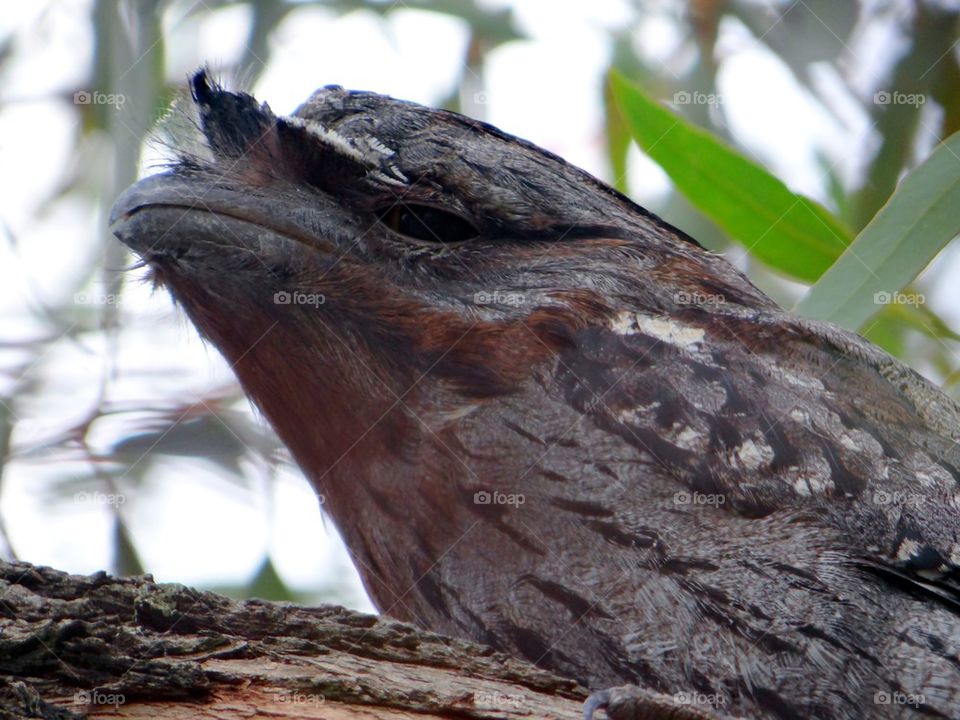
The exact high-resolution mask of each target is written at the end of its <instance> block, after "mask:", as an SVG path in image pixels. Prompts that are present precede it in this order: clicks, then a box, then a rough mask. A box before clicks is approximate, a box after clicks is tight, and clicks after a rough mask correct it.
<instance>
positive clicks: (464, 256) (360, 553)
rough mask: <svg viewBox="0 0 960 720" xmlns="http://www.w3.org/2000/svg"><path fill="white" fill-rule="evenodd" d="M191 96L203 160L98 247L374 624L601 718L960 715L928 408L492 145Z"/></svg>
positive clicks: (945, 501) (196, 151)
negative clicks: (330, 526) (157, 315)
mask: <svg viewBox="0 0 960 720" xmlns="http://www.w3.org/2000/svg"><path fill="white" fill-rule="evenodd" d="M190 89H191V96H192V110H191V112H194V113H195V114H196V116H195V122H194V125H195V128H194V132H195V137H193V138H186V137H183V138H179V139H178V140H176V142H175V146H176V147H177V148H178V154H177V157H176V160H175V162H173V163H172V164H171V165H170V167H168V168H166V169H165V170H164V171H163V172H160V173H158V174H155V175H152V176H149V177H146V178H145V179H142V180H140V181H139V182H138V183H136V184H135V185H133V186H132V187H131V188H129V189H127V190H126V191H125V192H124V193H123V194H122V195H121V197H120V198H119V199H118V200H117V201H116V204H115V206H114V208H113V212H112V216H111V229H112V232H113V233H114V234H115V235H116V237H117V238H118V239H119V240H120V241H121V242H123V243H124V244H125V245H127V246H128V247H129V248H130V249H131V250H132V251H133V253H134V254H136V255H138V256H139V257H140V258H141V259H142V261H143V263H144V264H145V265H146V266H148V267H149V268H150V273H151V275H152V277H153V279H154V281H155V282H156V283H157V284H158V285H160V286H162V287H165V288H166V289H167V290H169V292H170V293H171V295H172V297H173V298H174V300H175V302H176V303H177V304H178V305H179V307H180V308H182V310H183V311H184V312H185V313H186V315H187V316H188V317H189V318H190V320H191V321H192V322H193V324H194V325H195V326H196V328H197V330H198V331H199V333H200V334H201V335H202V336H203V337H204V338H206V340H207V341H209V342H210V343H212V344H213V345H214V346H216V348H218V349H219V351H220V352H221V353H222V354H223V356H224V357H225V358H226V360H227V362H228V363H229V364H230V366H231V367H232V369H233V371H234V372H235V374H236V376H237V378H238V380H239V382H240V383H241V385H242V387H243V388H244V390H245V392H246V393H247V395H248V396H249V398H250V399H251V400H252V401H253V403H254V404H255V405H256V406H257V407H258V408H259V410H260V412H262V414H263V415H264V416H265V418H266V419H267V420H268V421H269V423H270V424H271V425H272V426H273V428H274V429H275V430H276V432H277V434H278V435H279V437H280V438H281V439H282V440H283V441H284V443H285V444H286V446H287V447H288V448H289V450H290V452H291V455H292V457H293V458H294V460H295V461H296V462H297V464H298V465H299V466H300V468H301V469H302V470H303V472H304V474H305V476H306V477H307V479H308V480H309V481H310V483H311V484H312V485H313V487H314V488H315V489H316V491H317V493H319V494H320V495H321V496H322V498H323V508H324V511H325V513H326V514H327V516H329V517H330V518H331V519H332V521H333V522H334V524H335V525H336V527H337V528H338V530H339V532H340V534H341V535H342V537H343V539H344V542H345V544H346V547H347V548H348V550H349V553H350V555H351V558H352V560H353V562H354V564H355V565H356V568H357V570H358V572H359V574H360V577H361V578H362V580H363V583H364V586H365V588H366V590H367V592H368V593H369V595H370V598H371V599H372V601H373V603H374V605H375V606H376V607H377V609H378V611H380V612H381V613H384V614H386V615H388V616H391V617H394V618H397V619H399V620H403V621H409V622H412V623H415V624H416V625H418V626H420V627H422V628H425V629H427V630H430V631H433V632H436V633H441V634H445V635H448V636H453V637H459V638H466V639H469V640H473V641H476V642H479V643H482V644H484V645H486V646H489V647H491V648H494V649H496V650H499V651H502V652H505V653H508V654H510V655H513V656H516V657H518V658H522V659H526V660H529V661H530V662H532V663H536V664H537V665H539V666H541V667H544V668H548V669H550V670H553V671H554V672H556V673H558V674H560V675H563V676H565V677H569V678H572V679H575V680H577V681H578V682H579V683H581V684H582V685H583V686H584V687H586V688H588V689H589V690H590V691H593V692H594V693H595V695H594V696H593V698H592V699H591V705H592V707H590V708H588V710H587V714H588V715H591V714H592V713H593V712H595V711H596V709H597V708H598V707H600V706H602V705H607V706H608V712H610V713H612V714H614V716H615V717H616V716H618V715H616V714H615V708H612V707H610V698H611V694H610V692H609V689H611V688H619V689H623V688H626V689H625V690H623V692H626V693H630V694H631V695H630V696H631V697H632V698H633V699H634V701H635V705H634V707H635V709H634V711H633V712H634V715H633V717H638V718H639V717H676V718H694V717H697V718H702V717H717V718H727V717H729V718H732V717H742V718H777V719H782V720H786V719H788V718H806V717H817V718H830V719H853V718H884V717H914V716H916V717H920V716H925V717H941V718H950V717H952V718H956V717H960V580H958V577H960V576H958V565H960V490H958V482H960V445H958V442H960V409H958V406H957V405H956V404H955V403H954V402H953V401H952V400H951V399H950V398H949V397H947V396H946V395H945V394H944V393H942V392H941V391H940V389H939V388H937V387H936V386H935V385H933V384H931V383H930V382H928V381H927V380H926V379H924V378H923V377H922V376H920V375H919V374H918V373H916V372H915V371H914V370H912V369H910V368H909V367H907V366H906V365H904V364H903V363H901V362H900V361H898V360H896V359H894V358H893V357H891V356H890V355H888V354H887V353H886V352H884V351H883V350H881V349H880V348H878V347H876V346H875V345H873V344H871V343H870V342H868V341H867V340H865V339H864V338H862V337H861V336H859V335H857V334H856V333H853V332H849V331H847V330H844V329H842V328H840V327H837V326H834V325H831V324H829V323H825V322H819V321H815V320H811V319H805V318H801V317H798V316H795V315H793V314H791V313H789V312H787V311H785V310H783V309H782V308H780V307H779V306H778V305H777V304H776V303H775V302H774V301H773V300H772V299H770V298H769V297H768V296H767V295H765V294H764V293H763V292H761V290H759V289H758V288H757V287H756V286H755V285H754V284H753V283H751V281H750V280H749V279H748V278H747V277H746V276H745V275H744V274H743V273H741V272H740V271H739V270H737V269H736V268H734V267H733V266H732V265H731V264H730V262H728V261H727V259H725V258H724V257H723V256H721V255H720V254H717V253H714V252H711V251H708V250H707V249H705V248H704V247H702V246H701V245H700V244H699V243H698V242H697V241H696V240H695V239H693V238H691V237H690V236H688V235H686V234H685V233H684V232H682V231H681V230H679V229H677V228H675V227H673V226H671V225H670V224H668V223H667V222H665V221H664V220H662V219H661V218H659V217H657V216H656V215H654V214H653V213H651V212H649V211H648V210H646V209H644V208H643V207H641V206H639V205H637V204H636V203H634V202H633V201H632V200H630V199H629V198H627V197H626V196H625V195H623V194H621V193H620V192H618V191H616V190H614V189H613V188H611V187H610V186H609V185H607V184H605V183H603V182H602V181H600V180H598V179H596V178H595V177H593V176H592V175H590V174H589V173H587V172H586V171H583V170H581V169H579V168H577V167H574V166H573V165H571V164H569V163H567V162H565V161H564V160H563V159H561V158H560V157H558V156H556V155H554V154H552V153H550V152H548V151H547V150H544V149H542V148H540V147H537V146H536V145H534V144H532V143H530V142H527V141H525V140H522V139H519V138H517V137H514V136H512V135H510V134H508V133H506V132H503V131H501V130H499V129H497V128H496V127H493V126H491V125H489V124H486V123H484V122H481V121H478V120H475V119H472V118H470V117H467V116H465V115H461V114H458V113H455V112H451V111H445V110H440V109H434V108H429V107H426V106H423V105H419V104H416V103H412V102H407V101H402V100H397V99H393V98H391V97H388V96H385V95H381V94H377V93H373V92H365V91H353V90H347V89H344V88H343V87H341V86H338V85H328V86H325V87H323V88H320V89H319V90H317V91H315V92H314V93H313V94H312V95H311V96H310V97H309V98H308V99H307V100H306V101H305V102H304V103H303V104H302V105H301V106H300V107H298V108H297V109H296V110H295V111H294V112H293V113H292V114H290V115H278V114H275V113H274V112H273V111H272V110H271V109H270V107H269V106H268V105H267V104H265V103H263V104H261V103H259V102H258V101H257V100H256V99H255V98H254V97H253V96H251V95H249V94H247V93H245V92H241V91H233V90H227V89H225V88H224V87H223V86H222V85H221V84H220V83H218V82H217V81H216V80H214V79H212V77H211V74H210V73H209V71H207V70H206V69H201V70H199V71H198V72H197V73H196V74H195V75H194V76H193V77H192V78H191V80H190ZM624 712H626V711H624ZM656 712H659V713H661V714H659V715H658V714H656ZM644 713H647V714H644ZM651 713H652V714H651ZM628 716H630V715H629V713H627V714H623V713H621V714H620V715H619V717H628Z"/></svg>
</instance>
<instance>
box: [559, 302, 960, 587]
mask: <svg viewBox="0 0 960 720" xmlns="http://www.w3.org/2000/svg"><path fill="white" fill-rule="evenodd" d="M560 368H561V369H560V371H559V376H558V377H559V380H560V382H561V384H563V385H564V387H565V392H566V395H567V401H568V402H570V403H571V404H573V405H574V406H576V407H578V408H579V409H580V410H581V412H583V413H586V414H589V415H590V416H591V417H593V419H594V420H595V422H598V423H600V424H601V425H603V426H604V427H605V429H607V430H608V431H609V432H613V433H616V434H618V435H620V436H621V437H622V438H623V439H624V440H626V441H627V442H628V443H630V444H632V445H634V446H635V447H636V448H637V449H638V450H639V451H640V452H641V453H642V454H643V455H644V456H648V457H649V459H650V460H651V461H652V462H654V463H656V464H658V465H659V466H661V467H662V468H663V469H664V470H665V471H666V473H668V474H669V475H670V476H672V477H673V478H674V479H675V480H676V483H677V488H678V490H681V491H683V492H685V493H687V501H688V502H694V503H696V502H705V503H710V504H714V505H717V506H718V507H719V508H722V510H721V511H726V512H734V513H738V514H741V515H745V516H754V517H763V516H765V515H767V514H770V513H772V512H775V511H779V510H783V509H788V508H809V509H812V510H814V511H816V512H819V513H822V514H823V515H825V516H827V517H828V518H829V519H830V522H832V523H835V524H836V525H838V526H840V528H841V529H843V530H845V531H846V532H847V534H848V536H849V538H850V540H851V543H853V545H852V547H851V550H852V551H856V552H857V553H858V554H859V559H860V560H861V561H862V562H863V563H865V564H867V565H871V566H874V567H876V568H877V569H878V570H879V571H888V572H889V573H890V577H891V578H894V577H895V578H899V579H901V580H902V579H909V580H910V581H911V582H914V583H918V584H923V585H924V586H925V587H931V588H933V587H934V586H936V592H937V593H938V594H940V595H944V594H947V595H952V596H953V597H954V599H955V600H960V582H958V569H960V494H958V482H960V470H958V468H960V445H958V442H960V410H958V408H957V406H956V405H955V404H954V403H953V402H952V401H951V400H950V399H949V398H947V397H946V396H945V395H943V394H942V393H941V392H940V390H939V389H937V388H936V387H934V386H933V385H931V384H930V383H928V382H927V381H926V380H924V379H923V378H922V377H920V376H919V375H918V374H917V373H915V372H914V371H912V370H910V369H909V368H907V367H906V366H904V365H903V364H901V363H900V362H898V361H897V360H895V359H893V358H892V357H890V356H889V355H887V354H886V353H884V352H883V351H882V350H880V349H879V348H876V347H875V346H873V345H871V344H870V343H868V342H867V341H865V340H864V339H863V338H861V337H860V336H858V335H855V334H853V333H849V332H846V331H844V330H841V329H839V328H836V327H834V326H831V325H827V324H824V323H817V322H813V321H807V320H802V319H798V318H796V317H793V316H791V315H788V314H786V313H783V312H779V311H770V310H761V311H757V310H747V309H745V308H739V307H737V308H735V307H731V308H726V309H725V310H724V311H722V312H721V311H717V310H716V309H715V308H714V309H712V311H706V310H704V309H702V308H691V309H689V310H686V311H682V312H677V313H671V314H670V315H669V316H667V315H663V316H655V315H650V314H645V313H643V312H635V311H623V312H620V313H619V314H617V315H616V316H615V317H614V319H613V320H612V322H610V323H609V325H608V327H602V328H601V327H592V328H588V329H585V330H583V331H582V333H581V338H580V342H579V343H578V348H577V351H576V352H574V353H569V354H568V355H566V356H564V357H563V358H562V361H561V363H560ZM681 500H683V496H681Z"/></svg>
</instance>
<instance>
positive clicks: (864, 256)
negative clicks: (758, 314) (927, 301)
mask: <svg viewBox="0 0 960 720" xmlns="http://www.w3.org/2000/svg"><path fill="white" fill-rule="evenodd" d="M958 208H960V133H955V134H953V135H951V136H950V137H949V138H948V139H947V140H946V141H944V142H943V143H941V144H940V145H939V146H938V147H937V148H936V149H935V150H934V151H933V152H932V153H931V154H930V156H929V157H928V158H927V159H926V160H924V162H923V163H921V164H920V165H919V166H918V167H916V168H915V169H914V170H913V171H912V172H911V173H910V174H909V175H907V176H906V177H905V178H904V179H903V181H902V182H901V183H900V186H899V187H898V188H897V190H896V191H895V192H894V193H893V195H892V196H890V199H889V200H888V201H887V203H886V204H885V205H884V206H883V207H882V208H880V212H878V213H877V214H876V216H874V218H873V220H871V221H870V222H869V224H868V225H867V226H866V227H865V228H864V229H863V232H861V233H860V234H859V235H858V236H857V239H856V240H854V242H853V244H852V245H850V247H849V248H847V251H846V252H844V254H843V255H842V256H841V257H840V259H839V260H837V262H836V264H835V265H834V266H833V267H831V268H830V270H829V271H828V272H827V273H825V274H824V276H823V277H822V278H820V280H819V281H818V282H817V284H816V285H814V286H813V287H812V288H810V291H809V292H808V293H807V294H806V296H805V297H804V298H803V300H801V301H800V303H799V304H798V305H797V307H796V308H795V310H796V311H797V312H799V313H801V314H803V315H807V316H808V317H815V318H819V319H821V320H829V321H830V322H834V323H837V324H838V325H842V326H844V327H846V328H849V329H851V330H855V329H857V328H859V327H860V326H861V325H863V323H864V322H865V321H866V320H867V318H869V317H870V316H871V315H873V314H874V313H876V312H877V311H878V310H880V309H881V307H882V306H883V305H886V304H889V303H890V302H894V303H914V304H923V301H924V298H923V296H922V295H919V294H918V293H905V294H902V293H900V292H899V291H900V289H901V288H902V287H904V286H905V285H906V284H907V283H909V282H911V281H912V280H913V279H914V278H915V277H916V276H917V275H918V274H919V273H920V271H921V270H923V268H924V267H926V266H927V264H928V263H929V262H930V261H931V260H932V259H933V258H934V256H935V255H936V254H937V253H938V252H940V250H941V249H943V247H944V246H945V245H947V243H949V242H950V241H951V240H952V239H953V238H954V237H956V235H957V234H958V233H960V212H958Z"/></svg>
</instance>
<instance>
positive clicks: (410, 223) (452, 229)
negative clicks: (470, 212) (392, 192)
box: [380, 203, 479, 243]
mask: <svg viewBox="0 0 960 720" xmlns="http://www.w3.org/2000/svg"><path fill="white" fill-rule="evenodd" d="M380 222H382V223H383V224H384V225H386V226H387V227H388V228H390V229H391V230H393V231H395V232H398V233H400V234H401V235H406V236H407V237H410V238H413V239H415V240H426V241H427V242H440V243H452V242H459V241H461V240H469V239H470V238H472V237H476V236H477V235H478V234H479V233H478V232H477V229H476V228H475V227H474V226H473V225H471V224H470V223H468V222H467V221H466V220H464V219H463V218H462V217H460V216H459V215H454V214H453V213H450V212H447V211H446V210H437V209H436V208H433V207H428V206H427V205H404V204H400V203H398V204H396V205H394V206H393V207H391V208H390V209H389V210H387V211H386V212H384V213H383V214H382V215H381V216H380Z"/></svg>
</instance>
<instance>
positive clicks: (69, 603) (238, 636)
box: [0, 562, 586, 720]
mask: <svg viewBox="0 0 960 720" xmlns="http://www.w3.org/2000/svg"><path fill="white" fill-rule="evenodd" d="M0 683H2V688H0V718H4V719H5V718H51V719H53V718H56V719H57V720H63V719H67V718H82V717H104V716H111V717H117V716H122V717H126V718H198V717H216V718H227V719H229V718H252V717H270V718H287V717H297V718H325V719H326V720H339V719H343V718H385V719H387V720H400V719H401V718H414V717H416V718H481V719H482V718H508V719H509V718H530V717H536V718H562V719H569V720H573V719H574V718H579V717H581V713H582V710H581V707H582V702H583V700H584V698H585V697H586V691H585V690H584V689H583V688H582V687H580V686H578V685H577V684H576V683H574V682H573V681H570V680H565V679H562V678H559V677H557V676H555V675H552V674H551V673H549V672H546V671H544V670H540V669H539V668H536V667H534V666H533V665H529V664H527V663H524V662H521V661H519V660H516V659H513V658H510V657H507V656H505V655H502V654H499V653H496V652H494V651H492V650H490V649H489V648H485V647H482V646H479V645H475V644H472V643H469V642H464V641H462V640H454V639H450V638H445V637H441V636H439V635H434V634H432V633H427V632H422V631H420V630H418V629H416V628H414V627H412V626H410V625H407V624H403V623H399V622H394V621H392V620H388V619H385V618H379V617H374V616H371V615H362V614H360V613H356V612H352V611H350V610H347V609H345V608H342V607H337V606H321V607H313V608H311V607H301V606H297V605H293V604H289V603H271V602H265V601H261V600H247V601H243V602H240V601H236V600H231V599H229V598H227V597H224V596H222V595H218V594H216V593H212V592H204V591H200V590H195V589H192V588H188V587H185V586H183V585H177V584H158V583H155V582H154V581H153V579H152V578H151V577H150V576H149V575H147V576H141V577H130V578H116V577H112V576H110V575H107V574H106V573H103V572H100V573H95V574H93V575H90V576H81V575H69V574H67V573H64V572H60V571H58V570H53V569H51V568H46V567H36V566H33V565H29V564H27V563H21V562H15V563H6V562H0Z"/></svg>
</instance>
